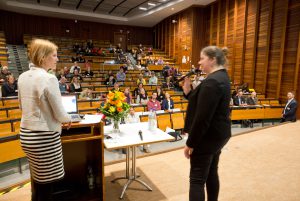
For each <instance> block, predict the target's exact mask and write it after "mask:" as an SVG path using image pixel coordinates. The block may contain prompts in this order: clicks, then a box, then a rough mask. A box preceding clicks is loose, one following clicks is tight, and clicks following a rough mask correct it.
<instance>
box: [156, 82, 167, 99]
mask: <svg viewBox="0 0 300 201" xmlns="http://www.w3.org/2000/svg"><path fill="white" fill-rule="evenodd" d="M155 92H156V93H157V98H156V99H157V100H158V101H159V102H160V103H162V101H163V100H164V99H165V94H164V91H163V90H162V88H161V86H160V85H157V86H156V89H155Z"/></svg>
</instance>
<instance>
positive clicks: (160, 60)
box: [157, 57, 164, 65]
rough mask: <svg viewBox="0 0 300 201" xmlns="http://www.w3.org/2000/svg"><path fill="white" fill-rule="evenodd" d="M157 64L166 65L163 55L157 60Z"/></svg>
mask: <svg viewBox="0 0 300 201" xmlns="http://www.w3.org/2000/svg"><path fill="white" fill-rule="evenodd" d="M157 65H164V60H163V59H162V57H160V58H159V59H158V60H157Z"/></svg>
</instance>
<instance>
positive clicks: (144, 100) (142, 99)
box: [136, 88, 149, 105]
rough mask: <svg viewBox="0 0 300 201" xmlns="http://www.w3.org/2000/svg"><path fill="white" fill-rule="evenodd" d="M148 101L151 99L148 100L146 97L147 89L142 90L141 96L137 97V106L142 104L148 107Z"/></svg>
mask: <svg viewBox="0 0 300 201" xmlns="http://www.w3.org/2000/svg"><path fill="white" fill-rule="evenodd" d="M148 100H149V99H148V96H147V95H146V92H145V89H144V88H142V89H141V90H140V93H139V95H137V97H136V103H137V104H142V105H147V103H148Z"/></svg>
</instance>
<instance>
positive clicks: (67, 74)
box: [64, 66, 72, 78]
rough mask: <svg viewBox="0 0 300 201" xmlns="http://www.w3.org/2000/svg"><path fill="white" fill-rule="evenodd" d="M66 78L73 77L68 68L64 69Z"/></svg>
mask: <svg viewBox="0 0 300 201" xmlns="http://www.w3.org/2000/svg"><path fill="white" fill-rule="evenodd" d="M64 76H65V78H70V77H72V75H71V73H70V70H69V68H68V67H67V66H65V67H64Z"/></svg>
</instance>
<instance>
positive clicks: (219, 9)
mask: <svg viewBox="0 0 300 201" xmlns="http://www.w3.org/2000/svg"><path fill="white" fill-rule="evenodd" d="M221 2H222V1H219V2H218V4H216V5H218V17H217V23H218V25H217V39H216V45H217V46H219V44H220V26H221V25H220V23H221V19H220V18H221V6H222V3H221Z"/></svg>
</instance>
